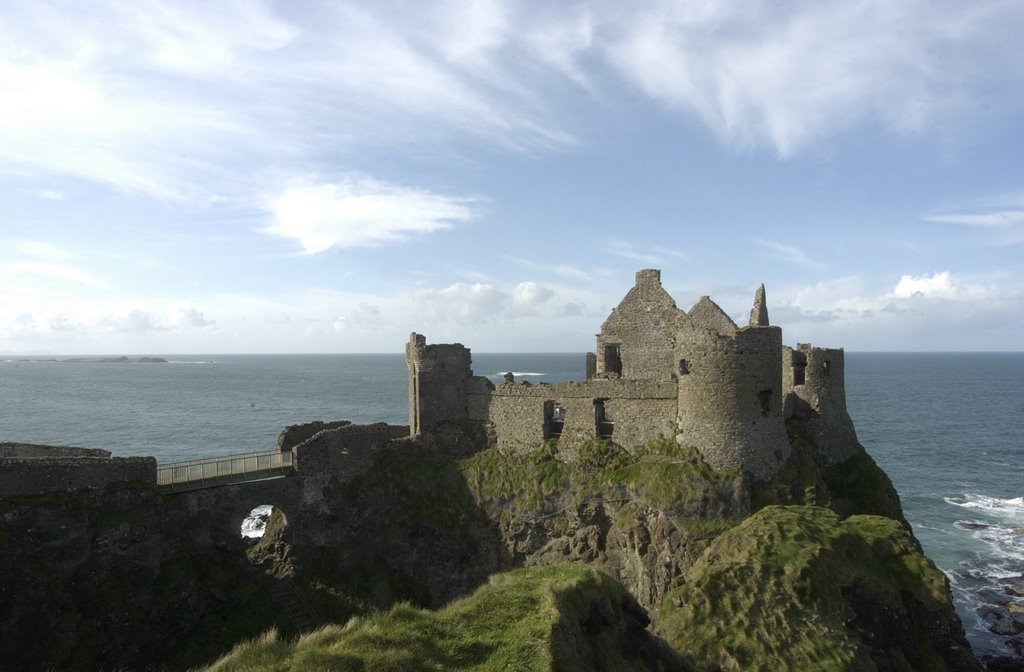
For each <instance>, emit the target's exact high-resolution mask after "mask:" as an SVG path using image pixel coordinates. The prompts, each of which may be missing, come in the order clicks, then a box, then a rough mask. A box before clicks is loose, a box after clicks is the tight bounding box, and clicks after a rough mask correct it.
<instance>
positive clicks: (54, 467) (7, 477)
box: [0, 451, 156, 497]
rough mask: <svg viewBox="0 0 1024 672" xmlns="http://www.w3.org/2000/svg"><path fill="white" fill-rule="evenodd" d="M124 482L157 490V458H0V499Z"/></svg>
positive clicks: (95, 487) (93, 488)
mask: <svg viewBox="0 0 1024 672" xmlns="http://www.w3.org/2000/svg"><path fill="white" fill-rule="evenodd" d="M104 452H105V451H104ZM126 482H131V483H144V484H146V485H152V486H153V487H156V458H152V457H114V458H104V457H37V458H17V457H4V458H0V497H15V496H20V495H39V494H44V493H48V492H75V491H78V490H99V489H102V488H105V487H107V486H108V485H111V484H113V483H126Z"/></svg>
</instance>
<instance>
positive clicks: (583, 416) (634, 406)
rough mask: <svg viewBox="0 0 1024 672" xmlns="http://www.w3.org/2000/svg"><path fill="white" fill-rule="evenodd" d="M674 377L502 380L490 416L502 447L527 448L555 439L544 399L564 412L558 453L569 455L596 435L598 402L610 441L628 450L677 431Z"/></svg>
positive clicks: (490, 405) (491, 398) (490, 399)
mask: <svg viewBox="0 0 1024 672" xmlns="http://www.w3.org/2000/svg"><path fill="white" fill-rule="evenodd" d="M676 394H677V387H676V383H675V381H672V380H666V381H655V380H604V379H594V380H588V381H579V382H575V381H573V382H565V383H557V384H554V385H549V384H540V385H530V384H527V383H510V382H503V383H501V384H500V385H498V386H497V387H496V388H495V389H494V390H493V391H491V392H489V393H488V395H487V416H486V417H485V418H481V419H483V420H486V421H487V422H489V423H490V424H491V426H492V428H493V431H494V435H495V437H496V440H497V446H498V448H499V449H501V450H507V451H512V452H528V451H531V450H536V449H537V448H538V447H539V446H540V445H541V444H542V443H543V442H544V441H545V440H547V439H552V438H555V437H551V436H549V435H548V433H547V432H546V431H545V424H546V420H547V418H546V417H545V403H547V402H553V403H554V404H557V405H558V406H559V407H560V408H561V409H562V411H563V412H564V416H563V418H564V424H563V425H562V428H561V435H560V436H559V437H557V439H558V440H557V447H558V452H559V454H560V455H561V456H563V457H565V458H566V459H571V458H572V457H573V456H574V455H575V451H576V450H577V449H578V448H579V447H580V446H581V445H582V444H583V443H585V442H587V441H590V440H593V439H595V438H598V435H599V427H598V421H599V417H598V414H597V406H598V404H597V403H595V402H600V404H601V406H603V409H604V414H603V415H604V418H605V419H606V421H609V422H610V423H611V425H612V427H613V430H612V436H611V437H610V438H611V440H613V441H615V442H616V443H618V444H620V445H622V446H624V447H626V448H627V449H628V448H630V447H633V446H637V445H640V444H643V443H646V442H648V441H651V440H653V439H656V438H658V437H659V436H667V437H671V436H673V435H674V433H675V423H674V418H675V412H676Z"/></svg>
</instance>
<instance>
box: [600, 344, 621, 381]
mask: <svg viewBox="0 0 1024 672" xmlns="http://www.w3.org/2000/svg"><path fill="white" fill-rule="evenodd" d="M604 372H605V373H618V374H621V373H622V357H621V353H620V352H619V346H618V345H606V346H604Z"/></svg>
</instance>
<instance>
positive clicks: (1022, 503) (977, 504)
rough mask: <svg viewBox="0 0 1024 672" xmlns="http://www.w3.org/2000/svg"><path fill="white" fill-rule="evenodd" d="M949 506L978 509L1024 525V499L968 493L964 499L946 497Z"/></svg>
mask: <svg viewBox="0 0 1024 672" xmlns="http://www.w3.org/2000/svg"><path fill="white" fill-rule="evenodd" d="M943 499H945V500H946V503H947V504H952V505H953V506H960V507H963V508H965V509H977V510H979V511H984V512H986V513H990V514H993V515H996V516H999V517H1001V518H1007V519H1010V520H1014V521H1017V522H1018V523H1020V524H1021V525H1024V497H1013V498H1012V499H1000V498H999V497H989V496H988V495H978V494H974V493H970V492H968V493H967V494H965V495H964V496H963V497H944V498H943Z"/></svg>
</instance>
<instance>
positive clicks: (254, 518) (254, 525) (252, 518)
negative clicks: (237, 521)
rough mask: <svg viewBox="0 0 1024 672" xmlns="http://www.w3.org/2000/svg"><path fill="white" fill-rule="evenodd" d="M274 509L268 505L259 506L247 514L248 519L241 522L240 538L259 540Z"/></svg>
mask: <svg viewBox="0 0 1024 672" xmlns="http://www.w3.org/2000/svg"><path fill="white" fill-rule="evenodd" d="M273 510H274V507H273V506H271V505H270V504H261V505H260V506H257V507H256V508H255V509H253V510H252V511H250V512H249V515H248V517H246V519H245V520H243V521H242V529H241V532H242V536H243V537H245V538H246V539H259V538H260V537H262V536H263V533H264V532H265V531H266V529H267V521H268V520H270V514H271V512H272V511H273Z"/></svg>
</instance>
